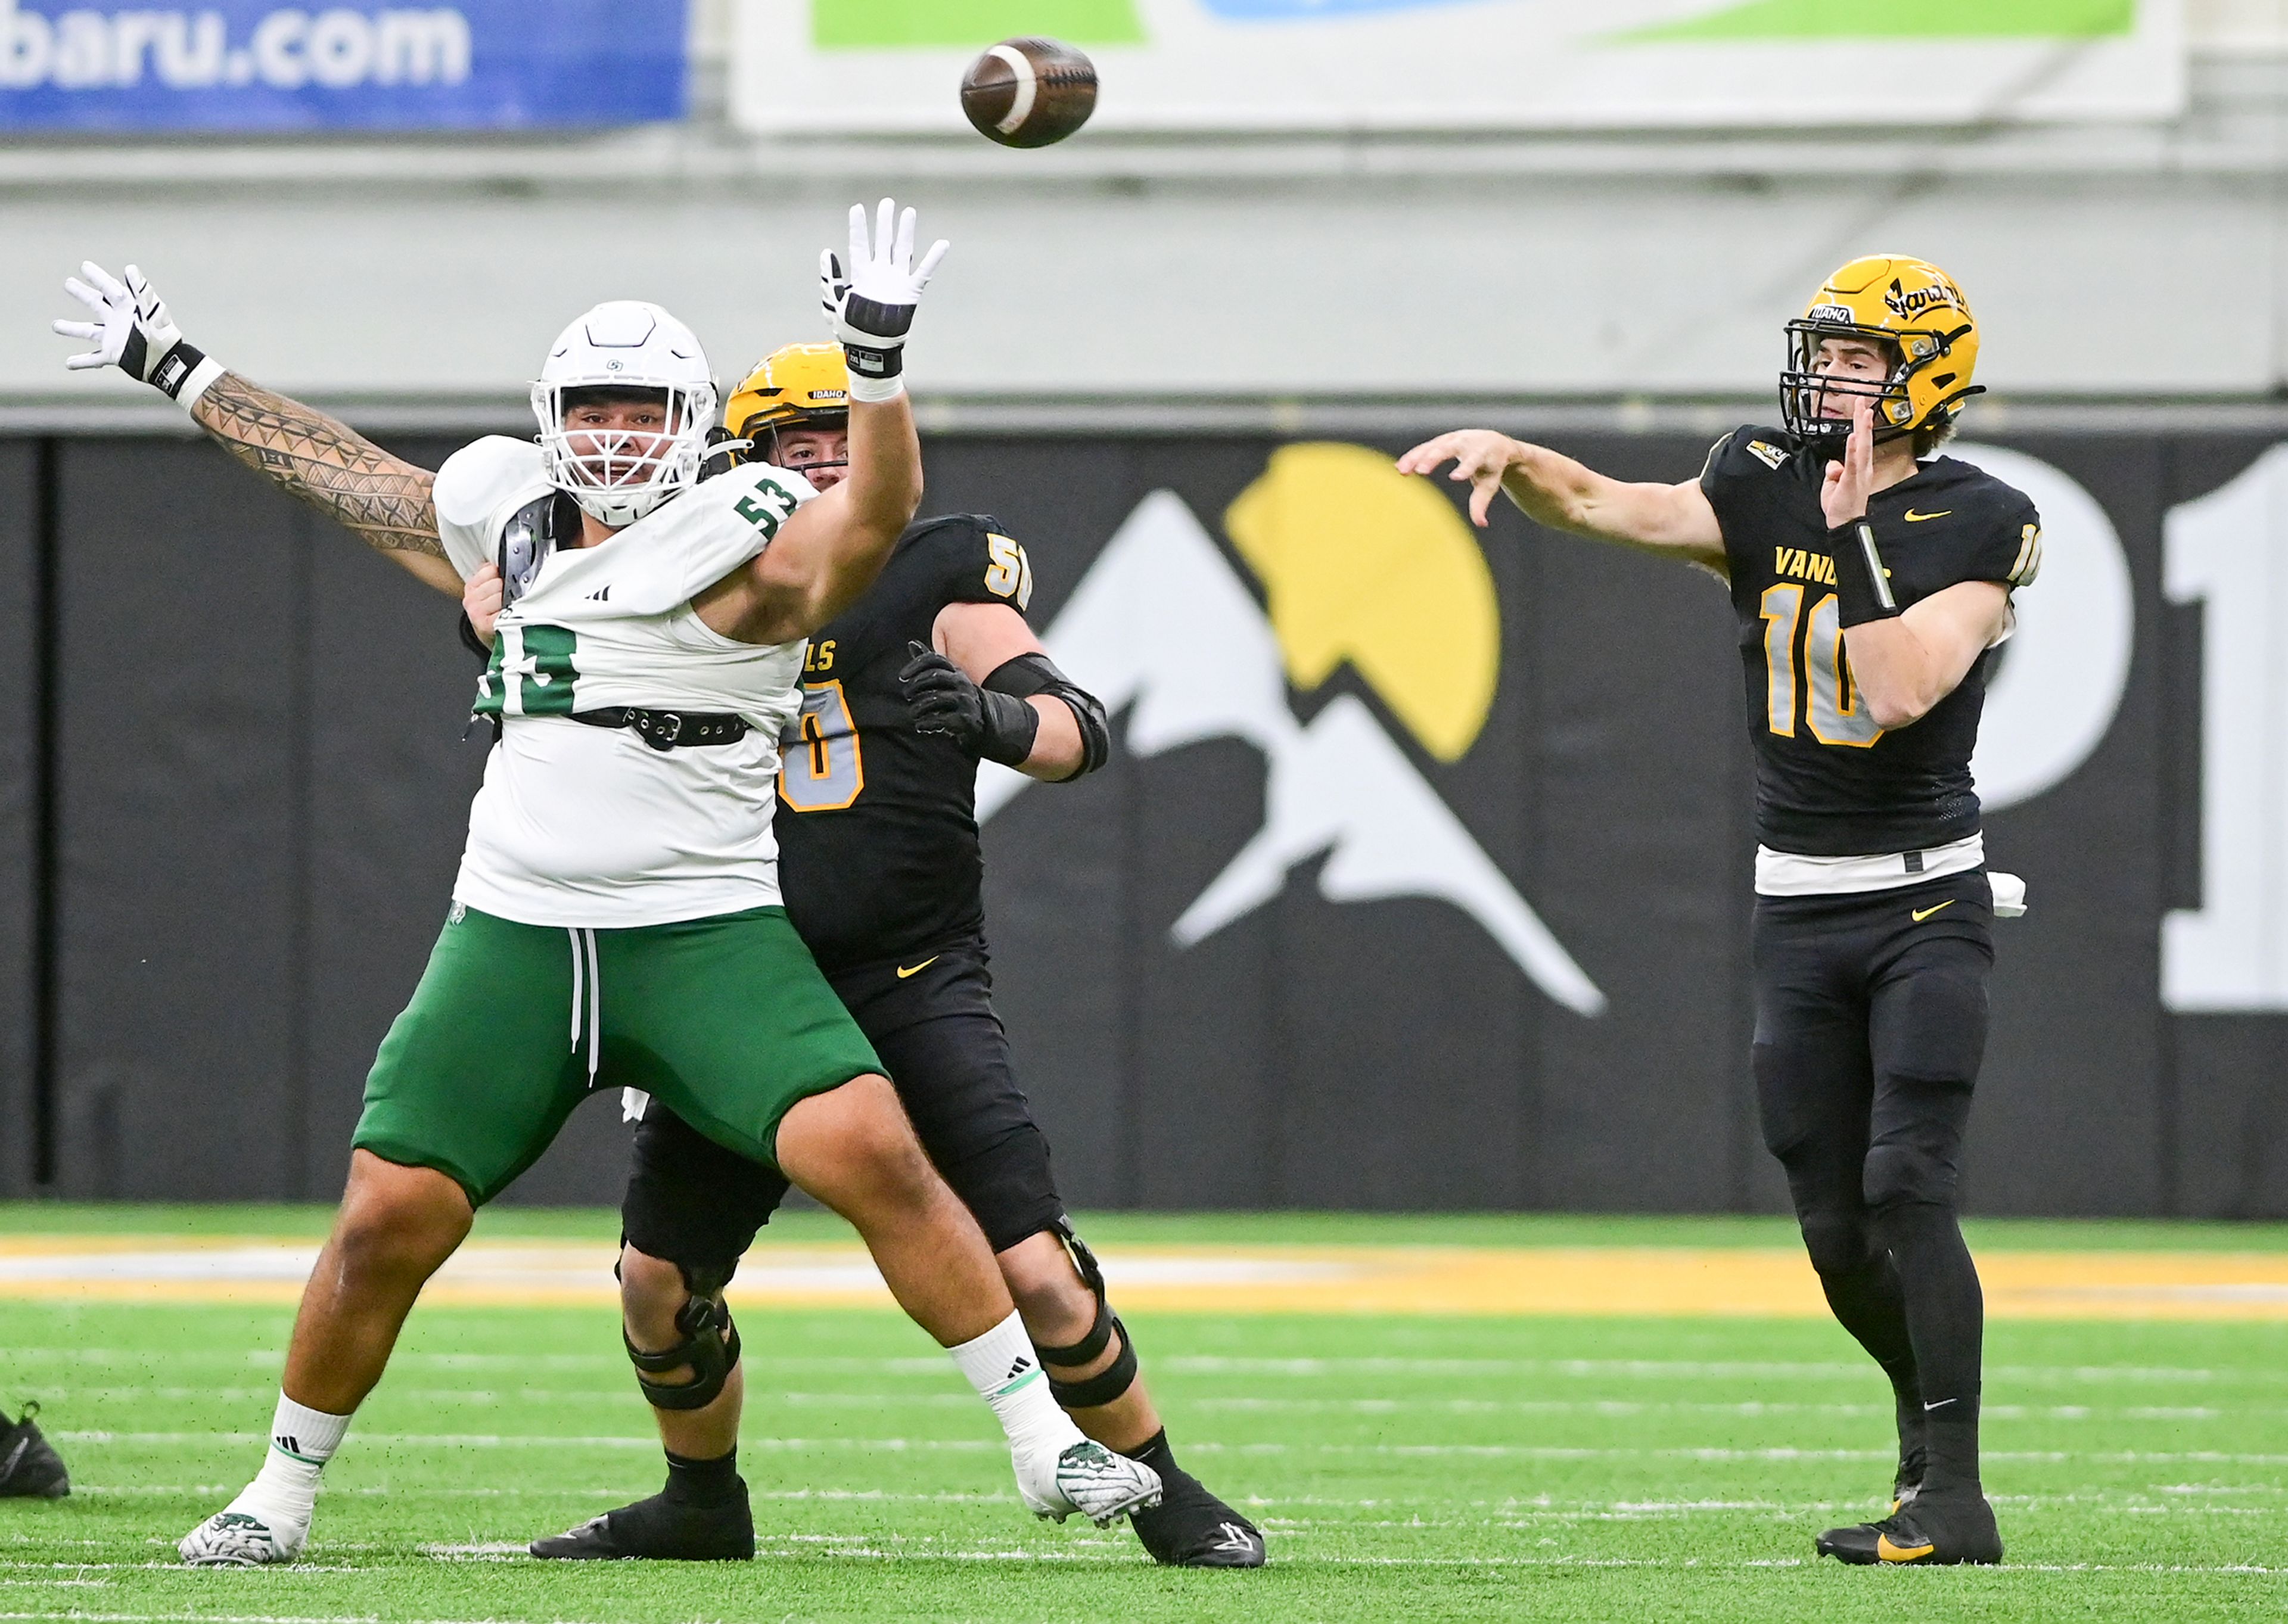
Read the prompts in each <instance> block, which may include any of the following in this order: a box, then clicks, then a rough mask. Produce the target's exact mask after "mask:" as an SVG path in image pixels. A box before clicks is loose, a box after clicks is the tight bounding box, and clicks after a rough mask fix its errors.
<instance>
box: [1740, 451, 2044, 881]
mask: <svg viewBox="0 0 2288 1624" xmlns="http://www.w3.org/2000/svg"><path fill="white" fill-rule="evenodd" d="M1826 466H1827V463H1826V459H1825V458H1824V457H1823V456H1821V455H1820V454H1819V453H1817V452H1815V451H1813V450H1810V449H1807V448H1804V447H1802V446H1800V445H1799V444H1798V443H1797V442H1796V441H1795V440H1794V439H1792V438H1791V436H1789V435H1787V434H1785V433H1784V432H1781V431H1779V430H1777V429H1766V428H1754V427H1748V428H1740V429H1736V430H1734V431H1733V432H1731V433H1729V434H1728V435H1726V436H1725V437H1724V438H1723V439H1722V440H1719V441H1717V443H1716V446H1715V448H1714V449H1713V450H1712V451H1711V452H1710V453H1709V454H1708V463H1707V467H1706V468H1705V469H1704V471H1703V472H1702V473H1701V476H1700V487H1701V489H1702V490H1703V491H1704V493H1705V494H1706V495H1707V497H1708V501H1709V503H1710V505H1711V506H1712V507H1713V508H1714V509H1715V511H1716V519H1717V523H1718V524H1719V525H1720V526H1721V527H1722V529H1723V532H1724V553H1725V557H1726V558H1727V560H1728V564H1729V566H1730V574H1731V590H1732V606H1733V609H1734V611H1735V613H1736V614H1737V616H1738V620H1739V635H1740V659H1741V662H1742V664H1743V666H1744V668H1745V672H1746V677H1747V698H1748V731H1749V733H1750V735H1751V737H1752V739H1753V741H1754V743H1755V749H1756V832H1757V839H1758V840H1759V841H1760V843H1761V844H1764V845H1765V846H1768V847H1769V848H1770V849H1771V850H1773V851H1775V852H1796V853H1800V854H1802V855H1805V856H1811V857H1848V856H1862V855H1873V854H1878V853H1887V852H1913V851H1919V850H1927V849H1929V848H1931V847H1934V846H1942V845H1946V844H1950V843H1952V842H1955V841H1958V840H1962V839H1965V838H1966V837H1967V836H1971V835H1974V834H1976V833H1977V832H1978V793H1977V790H1976V788H1975V787H1974V785H1973V783H1972V781H1971V775H1970V757H1971V753H1972V751H1973V750H1974V749H1975V748H1976V746H1977V743H1978V718H1979V713H1980V711H1981V710H1982V708H1983V707H1984V704H1985V700H1986V677H1987V672H1988V669H1989V668H1990V665H1991V664H1992V662H1993V660H1994V657H1995V655H1994V648H1993V647H1991V646H1990V647H1989V648H1988V649H1987V650H1986V651H1985V652H1984V653H1982V654H1980V655H1979V657H1978V659H1977V661H1976V662H1975V663H1974V664H1973V665H1972V666H1971V668H1970V670H1969V673H1968V674H1967V675H1966V676H1965V677H1963V679H1962V681H1961V683H1960V684H1958V685H1957V686H1956V688H1955V690H1954V692H1953V693H1950V694H1948V695H1947V696H1946V697H1945V698H1944V699H1942V700H1941V701H1939V702H1938V703H1937V704H1936V705H1935V706H1934V707H1933V708H1932V709H1931V710H1930V712H1929V714H1928V715H1927V716H1925V717H1923V718H1922V719H1921V720H1920V721H1919V722H1916V723H1915V724H1913V725H1911V726H1908V727H1902V728H1895V729H1891V730H1889V731H1886V730H1884V729H1882V728H1879V727H1877V726H1876V725H1875V724H1874V722H1873V720H1872V719H1871V717H1869V716H1868V715H1867V709H1866V706H1865V704H1864V702H1863V699H1862V696H1861V695H1860V693H1858V691H1857V689H1856V688H1855V685H1853V682H1852V679H1851V666H1850V661H1849V660H1848V659H1847V656H1846V654H1845V652H1844V647H1843V633H1842V625H1841V621H1840V619H1839V605H1838V603H1837V600H1836V593H1835V562H1834V559H1833V558H1832V557H1831V554H1830V553H1829V551H1828V543H1827V519H1826V516H1825V514H1824V513H1823V511H1821V508H1820V504H1819V492H1820V486H1821V482H1822V479H1823V476H1824V473H1825V471H1826ZM1867 517H1868V519H1869V521H1870V522H1871V524H1872V526H1873V527H1874V532H1875V539H1876V545H1877V547H1878V549H1879V551H1880V552H1881V554H1882V559H1883V566H1884V573H1885V574H1886V575H1887V576H1888V577H1889V580H1890V586H1891V590H1892V592H1893V593H1894V595H1895V597H1896V598H1897V600H1898V603H1899V605H1900V606H1901V607H1902V608H1905V607H1907V606H1911V605H1912V604H1914V603H1915V602H1917V601H1918V600H1919V599H1921V598H1927V597H1929V596H1931V594H1933V593H1934V592H1939V591H1943V590H1945V589H1946V588H1948V587H1950V586H1953V585H1955V584H1957V583H1958V582H1965V581H1991V582H1998V583H1999V584H2001V585H2002V586H2003V587H2005V588H2007V589H2011V590H2014V589H2016V588H2018V587H2021V586H2023V585H2025V584H2026V583H2028V582H2030V581H2032V580H2033V578H2034V574H2035V572H2036V571H2037V570H2038V569H2039V568H2040V566H2041V557H2042V531H2041V519H2040V518H2039V516H2038V514H2037V513H2036V512H2035V511H2034V504H2033V503H2031V502H2030V501H2029V500H2028V499H2027V498H2026V496H2025V495H2024V494H2023V493H2022V492H2020V491H2017V490H2015V489H2014V488H2012V487H2010V486H2007V485H2005V484H2004V483H2002V481H2001V480H1999V479H1995V478H1994V477H1993V476H1992V475H1990V474H1988V473H1986V472H1984V471H1982V470H1980V469H1978V468H1975V467H1973V466H1972V465H1971V464H1969V463H1964V462H1959V461H1957V460H1956V459H1954V458H1952V457H1944V456H1942V457H1937V458H1934V459H1933V460H1931V461H1929V462H1926V463H1922V464H1921V465H1920V466H1919V469H1918V471H1916V472H1915V473H1914V474H1913V476H1912V477H1911V478H1909V479H1904V480H1903V481H1901V482H1900V483H1899V484H1897V485H1894V486H1892V487H1889V488H1888V489H1887V490H1882V491H1879V492H1877V493H1876V494H1875V495H1874V496H1873V497H1872V498H1871V500H1870V502H1869V503H1868V506H1867ZM2009 623H2010V622H2009V621H2007V620H2006V622H2005V630H2004V631H2003V634H2002V637H2003V638H2006V637H2007V636H2008V635H2009V631H2008V626H2009ZM2001 641H2002V638H1997V639H1996V646H1998V645H1999V644H2000V642H2001Z"/></svg>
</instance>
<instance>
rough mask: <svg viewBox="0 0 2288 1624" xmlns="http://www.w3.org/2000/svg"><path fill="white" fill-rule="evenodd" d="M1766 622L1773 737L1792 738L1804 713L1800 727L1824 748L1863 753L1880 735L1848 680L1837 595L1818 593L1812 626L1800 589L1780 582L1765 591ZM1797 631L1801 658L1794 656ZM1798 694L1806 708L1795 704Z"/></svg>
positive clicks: (1768, 710)
mask: <svg viewBox="0 0 2288 1624" xmlns="http://www.w3.org/2000/svg"><path fill="white" fill-rule="evenodd" d="M1760 612H1761V614H1762V615H1763V619H1764V714H1765V719H1766V721H1767V723H1768V725H1769V726H1770V728H1771V730H1772V732H1774V733H1777V734H1778V735H1779V736H1780V737H1781V738H1783V739H1792V738H1794V737H1795V719H1796V712H1797V711H1798V709H1802V710H1803V711H1804V713H1805V715H1804V724H1805V725H1806V726H1807V727H1809V728H1810V729H1811V736H1812V737H1813V738H1815V739H1816V740H1818V741H1820V742H1821V743H1822V744H1843V745H1850V746H1852V747H1854V748H1855V749H1865V748H1866V747H1867V746H1869V745H1871V744H1872V743H1874V742H1875V741H1876V740H1878V739H1879V738H1881V737H1882V736H1883V730H1882V729H1881V728H1879V727H1878V726H1876V725H1875V724H1874V721H1873V719H1872V718H1871V717H1869V716H1868V715H1867V713H1866V711H1865V709H1863V708H1862V707H1861V705H1860V703H1859V691H1858V689H1857V688H1856V687H1855V685H1853V683H1852V681H1851V665H1850V661H1848V660H1847V659H1846V658H1845V657H1844V654H1843V612H1842V608H1841V606H1839V604H1838V603H1837V602H1836V601H1835V594H1834V593H1832V592H1826V593H1823V594H1821V596H1820V598H1819V600H1818V601H1817V602H1815V603H1814V604H1813V605H1812V606H1811V615H1810V624H1809V626H1808V627H1805V625H1804V619H1805V617H1804V610H1803V588H1801V587H1800V586H1799V585H1797V584H1796V583H1795V582H1791V581H1783V582H1779V583H1778V584H1777V585H1776V586H1768V587H1766V588H1765V589H1764V597H1763V602H1762V604H1761V605H1760ZM1799 629H1801V630H1803V634H1804V635H1803V637H1802V638H1801V639H1800V642H1801V648H1802V654H1801V657H1800V659H1799V658H1798V655H1797V647H1798V641H1799V640H1798V638H1797V636H1796V633H1797V631H1798V630H1799ZM1798 693H1802V694H1804V695H1805V696H1806V697H1807V700H1808V701H1809V702H1808V703H1807V704H1803V705H1799V703H1798V701H1797V696H1798Z"/></svg>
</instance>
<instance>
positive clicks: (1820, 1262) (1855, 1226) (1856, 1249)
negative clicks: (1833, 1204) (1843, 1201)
mask: <svg viewBox="0 0 2288 1624" xmlns="http://www.w3.org/2000/svg"><path fill="white" fill-rule="evenodd" d="M1799 1224H1800V1226H1801V1228H1802V1230H1803V1248H1804V1250H1805V1251H1807V1252H1808V1253H1810V1254H1811V1266H1812V1267H1813V1268H1814V1269H1815V1270H1816V1271H1819V1272H1820V1273H1821V1274H1823V1275H1827V1276H1830V1277H1841V1276H1844V1275H1848V1274H1854V1273H1856V1272H1857V1271H1859V1270H1860V1269H1862V1268H1863V1267H1865V1266H1866V1263H1867V1260H1868V1258H1870V1257H1871V1256H1873V1255H1874V1247H1875V1242H1874V1237H1873V1234H1872V1232H1871V1231H1870V1230H1869V1228H1868V1225H1867V1222H1866V1220H1865V1218H1863V1216H1860V1215H1859V1214H1856V1213H1842V1212H1823V1213H1807V1214H1805V1215H1804V1216H1802V1217H1801V1218H1800V1219H1799Z"/></svg>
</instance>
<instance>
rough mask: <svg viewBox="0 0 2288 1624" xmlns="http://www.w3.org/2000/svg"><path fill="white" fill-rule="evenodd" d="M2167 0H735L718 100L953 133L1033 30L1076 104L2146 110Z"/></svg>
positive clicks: (2170, 94) (1566, 113) (1430, 121)
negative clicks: (971, 97)
mask: <svg viewBox="0 0 2288 1624" xmlns="http://www.w3.org/2000/svg"><path fill="white" fill-rule="evenodd" d="M2182 4H2183V0H1906V3H1904V4H1893V5H1876V4H1863V3H1853V0H1604V4H1598V5H1582V4H1577V3H1576V0H749V3H748V4H743V5H741V6H740V7H739V9H738V11H737V12H736V21H737V26H736V30H735V45H734V55H733V67H732V74H731V83H732V96H731V100H732V107H733V115H734V117H735V119H736V120H737V121H738V122H739V123H742V124H743V125H745V126H746V127H748V128H750V129H754V130H759V131H799V132H805V133H814V134H815V133H843V132H912V133H947V134H950V133H954V132H957V131H961V130H962V129H964V128H965V125H964V124H963V122H962V118H961V115H960V112H959V109H958V107H957V97H956V94H955V90H956V86H957V84H958V83H959V80H960V76H961V72H962V70H963V68H964V67H966V66H967V65H968V63H969V61H970V60H971V59H973V57H975V56H976V55H977V53H978V52H979V51H981V50H983V49H984V47H986V46H987V45H989V44H992V43H993V42H994V41H996V40H998V39H1003V38H1005V37H1009V36H1017V35H1028V34H1045V35H1051V36H1056V37H1059V38H1062V39H1067V40H1069V41H1071V42H1072V43H1073V44H1077V45H1080V46H1081V47H1083V48H1084V50H1086V51H1089V52H1090V53H1091V55H1092V57H1093V58H1094V59H1095V60H1096V63H1097V68H1098V74H1099V76H1100V80H1101V83H1102V91H1101V100H1100V104H1099V106H1098V109H1097V113H1096V115H1095V118H1094V121H1093V123H1092V128H1093V129H1096V130H1098V131H1131V132H1134V131H1370V130H1498V129H1513V130H1568V129H1580V130H1596V129H1644V128H1691V127H1708V126H1741V127H1783V126H1848V125H1870V124H1880V125H1911V126H1919V127H1925V128H1928V127H1934V126H1947V125H1956V126H1979V125H1986V124H1991V123H2038V122H2047V121H2060V120H2071V121H2079V120H2088V119H2108V118H2131V119H2146V118H2159V117H2165V116H2168V115H2173V114H2175V113H2177V112H2179V111H2180V110H2181V107H2182V106H2183V103H2184V93H2185V62H2184V54H2185V53H2184V44H2183V32H2184V25H2183V17H2182V14H2181V7H2182Z"/></svg>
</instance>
